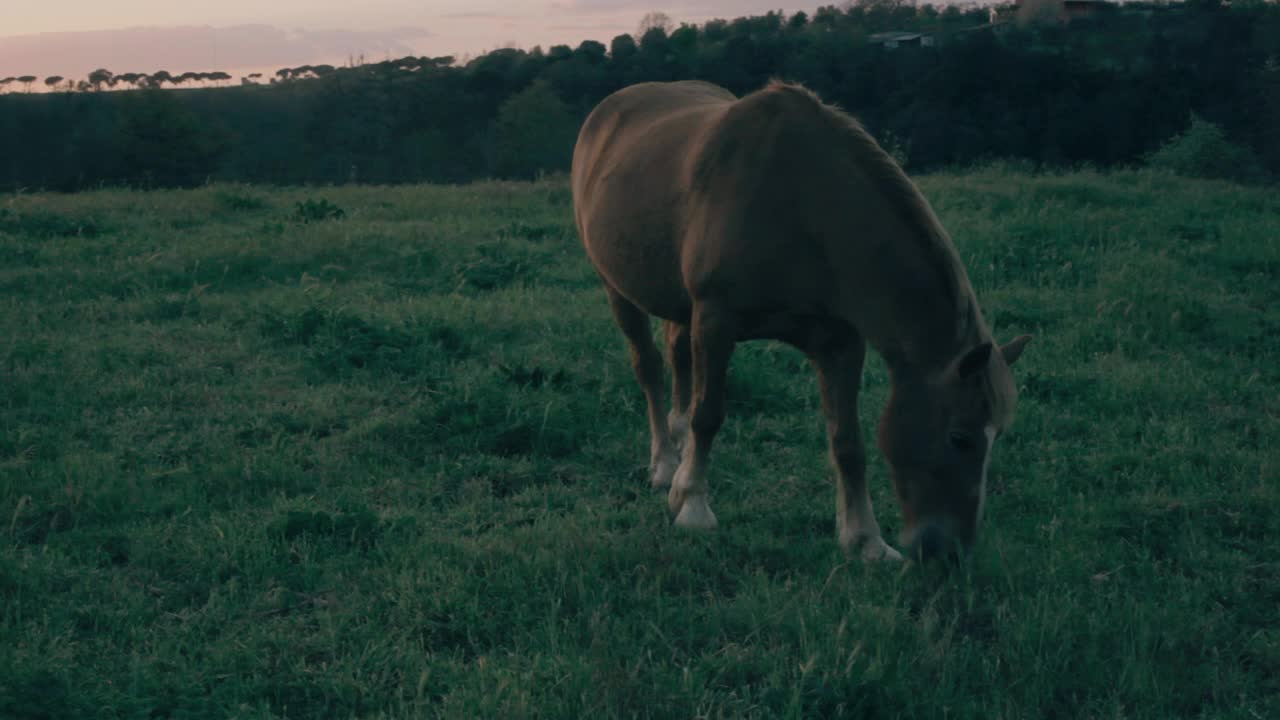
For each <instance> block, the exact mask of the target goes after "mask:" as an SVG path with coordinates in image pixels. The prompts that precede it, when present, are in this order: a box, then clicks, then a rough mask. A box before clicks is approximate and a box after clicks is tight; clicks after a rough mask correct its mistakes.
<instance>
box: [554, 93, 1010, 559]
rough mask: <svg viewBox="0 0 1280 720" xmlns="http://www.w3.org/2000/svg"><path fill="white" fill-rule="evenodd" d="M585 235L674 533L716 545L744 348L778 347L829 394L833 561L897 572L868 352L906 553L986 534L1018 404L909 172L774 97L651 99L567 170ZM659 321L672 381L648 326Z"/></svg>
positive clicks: (628, 104) (832, 110)
mask: <svg viewBox="0 0 1280 720" xmlns="http://www.w3.org/2000/svg"><path fill="white" fill-rule="evenodd" d="M571 182H572V193H573V208H574V219H575V223H576V225H577V230H578V233H579V236H580V239H581V241H582V244H583V246H584V248H585V251H586V254H587V256H588V258H589V260H590V262H591V264H592V265H593V266H594V269H595V272H596V274H597V276H598V277H599V278H600V280H601V282H602V284H603V286H604V290H605V294H606V295H607V297H608V302H609V306H610V308H611V310H612V314H613V317H614V320H615V321H616V323H617V325H618V327H619V328H620V329H621V331H622V334H623V335H624V336H625V338H626V340H627V342H628V345H629V349H630V356H631V363H632V366H633V369H634V371H635V375H636V379H637V380H638V382H639V385H640V388H641V390H642V391H643V394H644V397H645V401H646V403H647V410H648V421H649V430H650V438H651V442H650V462H649V469H650V472H651V482H652V485H653V486H654V488H655V489H659V490H661V489H664V488H668V487H669V491H668V493H667V501H668V507H669V509H670V511H671V512H672V513H673V515H674V516H675V521H674V524H675V525H676V526H679V527H682V528H694V529H713V528H715V527H716V526H717V519H716V516H715V513H714V512H712V510H711V506H710V504H709V502H708V494H709V488H708V482H707V471H708V466H709V458H710V453H711V446H712V442H713V441H714V439H715V436H716V433H717V431H718V430H719V429H720V426H721V424H722V422H723V421H724V417H725V385H726V375H727V371H728V366H729V360H730V357H731V355H732V353H733V350H734V347H735V345H736V344H737V343H739V342H746V341H750V340H759V339H771V340H776V341H781V342H783V343H785V344H788V345H791V346H793V347H795V348H797V349H799V350H800V351H802V352H803V353H805V354H806V356H807V357H808V359H809V361H810V364H811V365H812V367H813V369H814V371H815V372H816V374H817V379H818V384H819V387H820V391H821V395H822V403H821V404H822V412H823V415H824V417H825V420H826V429H827V436H828V446H829V450H830V461H831V463H832V464H833V465H834V469H835V474H836V525H837V532H838V541H839V543H840V546H841V547H842V548H843V549H844V550H845V552H846V553H848V554H850V555H852V554H853V553H858V554H859V555H860V556H861V558H862V559H864V560H866V561H877V560H902V559H903V558H902V554H901V553H900V552H899V551H898V550H895V549H894V548H893V547H891V546H890V545H889V544H888V543H886V542H885V540H884V539H883V537H882V536H881V530H880V525H879V523H878V522H877V520H876V516H875V512H874V510H873V508H872V505H871V499H870V496H869V495H868V493H867V485H866V453H865V449H864V445H863V439H862V434H861V432H860V429H859V427H858V409H857V407H858V390H859V386H860V383H861V376H862V371H863V362H864V359H865V357H866V348H867V345H870V346H871V347H872V348H873V349H874V350H875V351H876V352H877V353H879V354H880V356H881V357H882V358H883V359H884V361H885V364H886V366H887V368H888V371H889V374H890V378H891V383H892V392H891V396H890V398H889V400H888V402H887V403H886V406H885V409H884V412H883V415H882V417H881V419H880V423H879V431H878V444H879V447H880V451H881V454H882V456H883V457H884V458H885V460H886V461H887V463H888V465H889V466H890V469H891V475H892V478H893V485H894V489H895V491H896V496H897V499H898V501H899V506H900V509H901V512H902V515H903V521H904V523H903V531H902V533H901V535H900V537H899V542H900V543H901V545H902V547H904V549H906V550H908V552H909V553H911V554H913V555H914V556H916V557H919V558H929V557H933V556H936V555H940V554H946V555H948V556H954V555H955V554H957V553H958V552H960V550H962V549H964V548H967V547H969V546H971V545H972V544H973V542H974V538H975V536H976V532H977V530H978V526H979V524H980V522H981V519H982V514H983V505H984V502H985V496H986V485H987V468H988V464H989V461H990V459H991V454H992V446H993V444H994V442H995V441H996V439H997V438H999V437H1000V436H1001V434H1002V433H1003V432H1004V431H1005V429H1006V428H1007V427H1008V426H1009V424H1010V423H1011V421H1012V418H1013V412H1014V408H1015V405H1016V401H1017V390H1016V387H1015V385H1014V381H1013V377H1012V372H1011V370H1010V366H1012V365H1013V364H1014V362H1016V361H1017V359H1018V357H1019V356H1020V355H1021V354H1022V352H1023V350H1024V348H1025V347H1026V345H1027V343H1028V342H1029V341H1030V340H1031V337H1030V336H1029V335H1021V336H1018V337H1017V338H1015V339H1014V340H1012V341H1011V342H1009V343H1007V344H1005V345H997V344H996V342H995V340H994V339H993V337H992V333H991V330H990V329H989V328H988V325H987V323H986V321H985V320H984V318H983V315H982V312H981V309H980V308H979V306H978V301H977V299H976V297H975V294H974V289H973V287H972V285H971V283H970V281H969V277H968V274H967V272H966V271H965V268H964V265H963V263H962V262H961V260H960V257H959V254H958V252H957V251H956V248H955V246H954V245H953V243H952V241H951V238H950V237H949V235H948V234H947V232H946V231H945V230H944V229H943V227H942V224H941V223H940V221H939V220H938V218H937V216H936V215H935V214H934V211H933V209H932V208H931V206H930V205H929V203H928V202H927V201H926V200H925V198H924V196H923V195H922V194H921V192H920V191H919V189H918V188H917V186H916V185H915V184H914V183H913V182H912V181H911V180H910V179H909V178H908V177H907V175H906V174H905V173H904V172H903V170H902V168H901V167H900V166H899V164H898V163H897V162H896V161H895V160H894V159H893V158H892V157H891V156H890V155H889V154H888V153H886V152H885V151H884V150H883V149H882V148H881V147H880V145H879V144H877V143H876V141H875V140H874V139H873V138H872V137H871V135H870V134H869V133H868V132H867V131H866V130H865V129H864V128H863V127H862V126H861V124H859V123H858V121H857V120H855V119H854V118H853V117H852V116H850V115H848V114H847V113H845V112H844V111H842V110H840V109H839V108H836V107H834V106H832V105H829V104H827V103H826V102H824V101H823V100H822V99H821V98H819V97H818V95H817V94H816V93H814V92H812V91H810V90H809V89H807V88H805V87H803V86H800V85H795V84H789V83H785V82H780V81H776V80H775V81H771V82H770V83H769V84H767V85H765V86H764V87H762V88H760V89H758V90H755V91H754V92H751V93H748V94H745V95H743V96H742V97H741V98H739V97H737V96H735V95H734V94H733V93H731V92H729V91H728V90H726V89H724V88H721V87H719V86H716V85H713V84H710V83H706V82H701V81H680V82H669V83H640V84H636V85H631V86H629V87H625V88H623V89H621V90H618V91H617V92H615V93H613V94H611V95H609V96H608V97H606V98H605V99H604V100H602V101H601V102H600V103H599V104H598V105H597V106H596V107H595V108H594V109H593V110H592V112H591V113H590V114H589V115H588V116H587V119H586V120H585V121H584V123H583V125H582V128H581V130H580V131H579V134H578V139H577V143H576V144H575V146H574V151H573V165H572V171H571ZM651 317H656V318H658V319H659V320H660V321H661V322H662V326H663V335H664V338H665V345H666V349H667V359H668V361H669V362H670V365H671V368H672V381H671V396H672V402H671V410H670V412H669V413H666V412H664V409H665V398H664V392H663V382H664V381H663V376H664V364H663V357H662V354H661V353H660V352H659V351H658V348H657V347H656V345H655V343H654V339H653V333H652V329H651V325H650V318H651Z"/></svg>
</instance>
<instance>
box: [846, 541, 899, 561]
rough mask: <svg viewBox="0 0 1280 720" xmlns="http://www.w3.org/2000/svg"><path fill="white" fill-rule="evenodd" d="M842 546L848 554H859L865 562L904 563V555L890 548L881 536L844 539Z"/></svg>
mask: <svg viewBox="0 0 1280 720" xmlns="http://www.w3.org/2000/svg"><path fill="white" fill-rule="evenodd" d="M840 544H841V545H843V546H844V550H845V552H847V553H850V554H852V553H853V552H854V551H857V552H858V555H859V557H861V558H862V561H863V562H867V563H873V562H902V553H900V552H898V551H897V550H894V549H893V548H891V547H889V544H888V543H886V542H885V541H884V538H882V537H880V536H879V535H861V536H855V537H853V538H848V539H842V540H841V543H840Z"/></svg>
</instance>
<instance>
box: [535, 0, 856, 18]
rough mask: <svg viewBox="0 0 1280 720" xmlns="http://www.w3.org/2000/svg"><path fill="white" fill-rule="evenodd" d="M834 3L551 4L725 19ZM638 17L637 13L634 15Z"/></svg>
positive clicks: (584, 0)
mask: <svg viewBox="0 0 1280 720" xmlns="http://www.w3.org/2000/svg"><path fill="white" fill-rule="evenodd" d="M832 4H836V3H835V2H834V0H792V1H791V2H785V1H784V2H777V0H665V1H664V0H558V2H554V3H553V4H552V7H553V8H555V9H556V10H559V11H561V12H568V13H595V12H618V11H623V10H626V11H632V12H635V13H639V14H644V13H646V12H649V11H658V12H665V13H668V14H671V15H674V14H677V13H678V14H680V15H686V16H704V17H705V16H716V17H726V18H736V17H742V16H744V15H757V14H761V13H766V12H769V11H770V10H778V9H782V10H784V11H785V12H789V13H791V12H796V11H797V10H805V11H811V10H814V9H816V8H819V7H822V6H823V5H832ZM637 17H639V15H637Z"/></svg>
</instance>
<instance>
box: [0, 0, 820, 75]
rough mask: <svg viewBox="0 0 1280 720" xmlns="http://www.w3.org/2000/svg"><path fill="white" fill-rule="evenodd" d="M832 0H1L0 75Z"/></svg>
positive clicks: (415, 48)
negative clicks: (354, 0) (657, 12)
mask: <svg viewBox="0 0 1280 720" xmlns="http://www.w3.org/2000/svg"><path fill="white" fill-rule="evenodd" d="M835 3H836V0H359V1H358V2H353V1H352V0H219V1H218V2H211V3H205V2H200V3H196V2H190V0H177V1H175V0H0V17H3V22H2V23H0V76H3V77H8V76H11V75H17V76H20V75H28V74H30V75H36V76H38V77H40V78H44V77H46V76H49V75H62V76H65V77H70V78H82V77H84V76H86V75H87V74H88V73H89V72H91V71H92V70H94V69H96V68H100V67H105V68H107V69H108V70H111V71H113V72H116V73H122V72H155V71H157V70H167V71H169V72H171V73H173V74H178V73H180V72H186V71H197V72H208V71H213V70H222V71H224V72H228V73H230V74H232V75H233V76H236V77H239V76H240V75H243V74H247V73H248V72H255V71H259V72H260V71H265V72H268V73H270V72H274V71H275V70H276V69H278V68H281V67H296V66H298V65H315V64H321V63H328V64H332V65H341V64H345V63H346V62H347V61H348V60H349V59H351V58H356V57H360V56H363V57H364V59H365V60H367V61H370V62H376V61H379V60H384V59H387V58H388V57H391V58H396V57H403V56H405V55H430V56H440V55H454V56H457V57H460V58H461V57H464V56H475V55H479V54H481V53H483V52H486V51H488V50H492V49H495V48H499V47H504V46H508V45H514V46H517V47H524V48H530V47H533V46H534V45H542V46H543V47H544V48H545V47H549V46H550V45H554V44H567V45H571V46H574V47H576V46H577V45H578V43H580V42H582V41H583V40H588V39H590V40H599V41H601V42H604V43H606V44H607V43H608V41H609V40H610V39H611V38H613V37H614V36H616V35H619V34H621V33H629V32H634V31H635V29H636V27H637V25H638V23H639V21H640V19H641V18H642V17H643V16H644V15H645V13H647V12H650V11H661V12H665V13H666V14H667V15H669V16H671V18H672V19H673V20H675V21H676V22H677V23H678V22H691V23H696V22H702V21H705V20H707V19H711V18H716V17H724V18H734V17H740V16H743V15H752V14H761V13H764V12H767V11H769V10H783V11H786V12H788V13H790V12H795V11H798V10H805V11H812V10H813V9H814V8H817V7H820V6H822V5H830V4H835Z"/></svg>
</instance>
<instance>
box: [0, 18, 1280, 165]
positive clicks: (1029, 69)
mask: <svg viewBox="0 0 1280 720" xmlns="http://www.w3.org/2000/svg"><path fill="white" fill-rule="evenodd" d="M1046 17H1048V20H1047V21H1039V22H1013V21H1010V22H993V19H996V18H995V17H994V16H993V14H991V13H990V12H989V11H988V10H986V9H981V8H972V7H971V8H968V9H964V8H959V7H956V6H954V5H948V6H945V7H939V6H933V5H922V6H917V5H908V4H906V3H904V2H899V1H898V0H858V1H857V2H854V3H852V4H849V5H846V6H844V7H825V8H821V9H819V10H817V11H816V12H814V13H813V14H812V15H810V14H806V13H803V12H801V13H795V14H791V15H784V14H780V13H768V14H765V15H759V16H752V17H742V18H738V19H735V20H714V21H710V22H707V23H704V24H701V25H696V26H695V25H680V26H679V27H675V26H673V24H672V23H670V21H668V20H667V19H666V18H665V17H662V16H650V17H649V18H646V21H645V23H644V24H643V25H642V27H641V28H640V31H639V32H637V33H635V34H626V35H619V36H618V37H616V38H614V39H613V40H612V41H611V42H610V43H609V45H607V46H606V45H605V44H603V43H600V42H596V41H590V40H589V41H585V42H583V43H581V44H579V45H578V46H577V47H576V48H575V47H570V46H567V45H557V46H554V47H551V48H548V49H545V50H544V49H542V48H538V47H535V48H533V49H530V50H522V49H515V48H507V49H501V50H495V51H492V52H489V53H486V54H484V55H481V56H479V57H476V58H474V59H472V60H470V61H468V62H465V63H459V62H455V61H454V59H453V58H450V57H443V58H431V57H421V58H418V57H408V58H400V59H397V60H388V61H384V62H378V63H369V64H357V65H355V66H353V67H343V68H335V67H332V66H328V65H320V66H303V67H300V68H284V69H281V70H280V71H278V72H277V73H276V77H275V78H273V79H272V81H271V82H269V83H257V82H250V79H249V78H245V79H243V80H242V83H243V84H241V85H238V86H231V87H213V88H206V89H192V90H185V91H181V92H175V91H172V90H160V89H159V88H160V87H161V86H162V85H163V84H166V83H168V84H178V83H177V82H176V81H177V78H174V77H173V76H170V75H168V73H163V75H161V77H160V78H159V80H157V79H156V78H155V75H157V74H158V73H153V74H151V75H148V76H147V80H145V81H143V80H141V79H140V76H139V77H133V75H134V74H132V73H128V74H122V75H114V74H112V73H110V72H108V71H106V70H105V69H104V70H102V71H100V72H99V73H96V74H92V75H91V76H90V78H88V79H87V80H86V81H85V83H86V85H85V86H84V87H85V88H87V89H93V88H99V89H101V88H103V87H110V86H111V85H112V83H113V82H114V83H117V84H119V83H127V84H130V85H133V86H134V87H138V88H139V89H136V90H126V91H123V92H109V93H108V92H101V93H99V92H59V93H39V94H23V93H8V94H5V95H3V96H0V143H3V144H4V147H3V148H2V151H0V189H6V190H13V189H17V188H47V189H58V190H75V189H79V188H84V187H90V186H96V185H100V184H121V183H124V184H132V185H140V186H184V185H192V184H198V183H202V182H206V181H209V180H234V181H244V182H258V183H283V184H300V183H345V182H371V183H399V182H420V181H432V182H462V181H468V180H472V179H476V178H482V177H506V178H527V177H533V176H535V175H537V174H539V173H544V172H558V171H563V170H566V169H567V168H568V165H569V161H570V156H571V152H572V146H573V142H574V138H575V136H576V133H577V129H578V126H579V125H580V123H581V121H582V120H583V118H585V116H586V114H587V113H588V112H589V111H590V109H591V108H592V107H594V105H595V104H596V103H597V102H599V101H600V100H601V99H602V98H603V97H604V96H606V95H607V94H608V93H610V92H612V91H614V90H617V89H619V88H621V87H624V86H626V85H630V84H632V83H636V82H641V81H646V80H675V79H685V78H698V79H704V80H708V81H711V82H714V83H717V84H719V85H722V86H724V87H726V88H728V89H729V90H731V91H733V92H736V93H745V92H749V91H751V90H753V89H756V88H758V87H760V86H761V85H763V84H764V83H766V82H767V81H768V80H769V79H771V78H774V77H780V78H783V79H787V80H793V81H798V82H803V83H805V84H806V85H808V86H809V87H811V88H813V89H814V90H816V91H817V92H818V93H820V94H821V95H822V96H823V97H824V98H826V99H828V100H829V101H832V102H835V103H838V104H839V105H841V106H842V107H844V108H845V109H847V110H849V111H851V112H853V113H854V114H856V115H857V116H858V117H859V118H860V119H861V120H862V122H863V123H864V124H865V125H866V126H867V127H868V129H870V130H871V131H872V132H873V133H874V134H875V135H876V136H877V137H878V138H879V139H880V140H881V142H882V143H883V144H884V145H885V146H886V147H887V148H888V149H889V150H890V151H891V152H893V153H894V154H895V155H896V156H897V157H899V159H900V160H902V161H903V162H904V163H905V164H906V166H907V167H908V169H910V170H913V171H920V170H929V169H933V168H938V167H942V166H948V165H956V164H967V163H973V162H981V161H984V160H989V159H997V158H1011V159H1021V160H1023V161H1026V162H1028V163H1031V164H1035V165H1039V166H1072V165H1080V164H1089V165H1093V166H1097V167H1110V166H1115V165H1118V164H1127V163H1134V162H1140V161H1142V160H1143V158H1145V157H1147V156H1148V155H1149V154H1150V153H1152V152H1153V151H1155V150H1156V149H1158V148H1160V146H1161V145H1162V144H1163V143H1165V142H1166V141H1167V140H1168V139H1169V138H1170V137H1173V136H1175V135H1177V134H1178V133H1180V132H1182V131H1183V130H1184V129H1185V128H1186V127H1187V125H1188V124H1189V122H1190V121H1191V117H1192V116H1193V114H1194V116H1195V117H1196V118H1198V119H1201V120H1203V121H1204V122H1207V123H1212V125H1213V126H1214V127H1217V128H1221V130H1222V132H1223V133H1224V136H1225V137H1226V138H1229V139H1230V141H1231V142H1232V143H1234V144H1235V145H1237V146H1239V147H1240V148H1242V149H1243V151H1244V152H1246V153H1247V155H1248V157H1249V158H1250V161H1251V162H1256V163H1257V165H1258V167H1259V168H1261V169H1262V170H1263V171H1264V172H1267V173H1270V174H1271V175H1272V176H1275V175H1277V174H1280V136H1278V135H1277V133H1278V132H1280V7H1277V5H1276V4H1275V3H1265V2H1258V1H1252V2H1251V1H1250V0H1237V1H1236V2H1235V3H1234V4H1233V5H1231V6H1220V5H1219V4H1217V2H1216V0H1195V1H1193V2H1189V3H1185V4H1178V5H1166V4H1140V3H1126V4H1125V5H1123V6H1117V5H1112V4H1106V3H1099V4H1098V7H1097V8H1096V11H1095V12H1093V13H1092V14H1091V15H1089V16H1087V17H1083V18H1078V19H1073V20H1070V21H1069V22H1064V21H1062V20H1061V18H1056V17H1055V16H1053V15H1052V14H1049V15H1047V16H1046ZM886 33H890V34H891V35H886ZM908 34H909V35H908ZM894 38H897V39H894ZM224 75H225V74H224ZM181 77H188V76H186V75H183V76H179V78H181ZM166 78H167V79H166ZM190 79H191V78H190V77H188V80H187V81H189V80H190ZM196 79H197V80H199V79H204V80H214V81H215V82H216V81H219V80H220V81H223V82H225V80H227V79H229V77H220V78H217V79H215V78H210V77H208V76H206V77H205V78H199V77H197V78H196ZM27 80H30V82H34V81H35V78H33V77H31V76H25V77H21V78H16V79H15V81H16V82H25V81H27ZM59 82H64V81H63V80H62V79H58V80H57V81H55V82H54V83H53V84H54V85H56V84H57V83H59Z"/></svg>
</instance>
